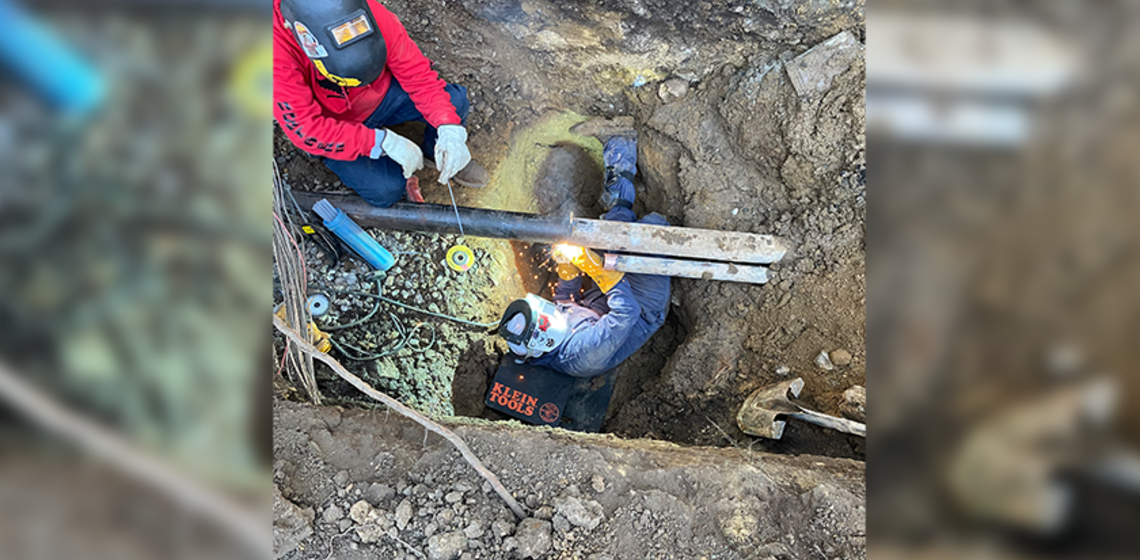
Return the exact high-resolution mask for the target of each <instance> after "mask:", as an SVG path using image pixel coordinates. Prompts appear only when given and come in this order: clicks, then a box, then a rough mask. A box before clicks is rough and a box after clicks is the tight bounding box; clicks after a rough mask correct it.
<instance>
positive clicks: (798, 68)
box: [787, 31, 863, 96]
mask: <svg viewBox="0 0 1140 560" xmlns="http://www.w3.org/2000/svg"><path fill="white" fill-rule="evenodd" d="M862 57H863V45H862V43H860V42H859V40H858V39H856V38H855V35H853V34H852V33H851V32H850V31H844V32H843V33H840V34H838V35H836V36H834V37H832V38H830V39H828V40H826V41H824V42H822V43H820V44H818V45H816V46H814V47H812V48H811V49H808V51H807V52H805V53H803V54H801V55H800V56H798V57H796V58H795V59H794V60H792V61H791V62H790V63H788V65H787V69H788V78H789V79H791V81H792V87H794V88H796V93H798V94H799V95H803V96H806V95H813V94H818V93H823V92H825V91H827V90H828V89H831V81H832V80H834V79H835V77H836V76H838V75H840V74H842V73H844V72H846V71H847V69H848V68H850V67H851V64H852V63H854V62H855V61H856V60H858V59H860V58H862Z"/></svg>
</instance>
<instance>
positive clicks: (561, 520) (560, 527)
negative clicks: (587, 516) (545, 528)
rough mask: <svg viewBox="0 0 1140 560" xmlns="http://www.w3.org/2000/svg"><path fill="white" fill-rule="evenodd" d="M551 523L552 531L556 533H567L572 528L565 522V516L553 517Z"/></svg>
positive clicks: (567, 521) (568, 522)
mask: <svg viewBox="0 0 1140 560" xmlns="http://www.w3.org/2000/svg"><path fill="white" fill-rule="evenodd" d="M552 523H553V525H554V530H555V531H558V532H559V533H569V532H570V529H572V528H573V527H572V526H571V525H570V521H569V520H567V519H566V516H565V515H562V514H558V515H555V516H554V521H553V522H552Z"/></svg>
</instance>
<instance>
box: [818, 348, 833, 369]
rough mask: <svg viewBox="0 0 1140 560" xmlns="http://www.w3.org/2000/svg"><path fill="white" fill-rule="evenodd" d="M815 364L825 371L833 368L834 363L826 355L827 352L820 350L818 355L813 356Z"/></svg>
mask: <svg viewBox="0 0 1140 560" xmlns="http://www.w3.org/2000/svg"><path fill="white" fill-rule="evenodd" d="M815 365H817V366H819V367H820V369H825V370H827V371H831V370H833V369H835V364H833V363H831V358H830V357H829V356H828V355H827V352H820V353H819V355H818V356H816V357H815Z"/></svg>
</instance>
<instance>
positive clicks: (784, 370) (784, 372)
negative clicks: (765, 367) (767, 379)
mask: <svg viewBox="0 0 1140 560" xmlns="http://www.w3.org/2000/svg"><path fill="white" fill-rule="evenodd" d="M790 373H792V368H790V367H788V366H780V367H778V368H776V375H779V376H780V377H787V376H788V374H790Z"/></svg>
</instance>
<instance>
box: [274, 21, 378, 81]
mask: <svg viewBox="0 0 1140 560" xmlns="http://www.w3.org/2000/svg"><path fill="white" fill-rule="evenodd" d="M281 16H282V17H283V18H284V19H285V27H288V28H289V29H290V30H292V31H293V38H294V39H296V40H297V44H299V45H301V49H302V50H304V51H305V56H308V57H309V60H312V61H313V65H315V66H316V67H317V71H318V72H320V73H321V75H322V76H324V77H325V78H326V79H328V80H329V81H331V82H333V83H335V84H337V85H340V86H345V87H355V86H363V85H368V84H370V83H372V82H373V81H374V80H375V79H376V78H378V77H380V74H381V73H382V72H383V71H384V65H385V64H386V63H387V60H388V48H387V46H385V44H384V37H383V36H382V35H381V34H380V30H379V29H377V28H376V20H375V19H374V18H373V17H372V10H371V9H369V8H368V2H367V0H281Z"/></svg>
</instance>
